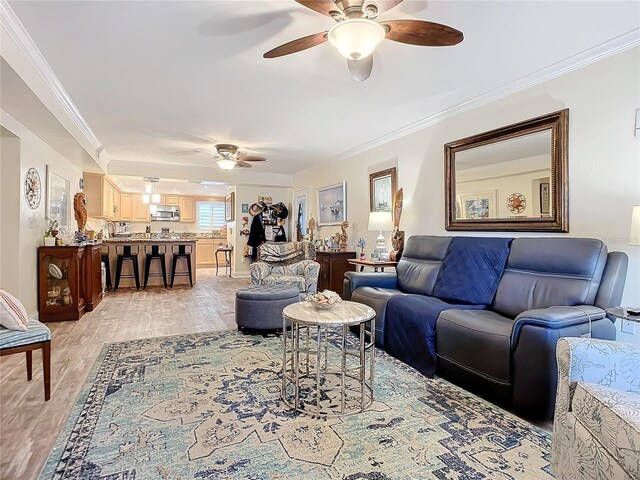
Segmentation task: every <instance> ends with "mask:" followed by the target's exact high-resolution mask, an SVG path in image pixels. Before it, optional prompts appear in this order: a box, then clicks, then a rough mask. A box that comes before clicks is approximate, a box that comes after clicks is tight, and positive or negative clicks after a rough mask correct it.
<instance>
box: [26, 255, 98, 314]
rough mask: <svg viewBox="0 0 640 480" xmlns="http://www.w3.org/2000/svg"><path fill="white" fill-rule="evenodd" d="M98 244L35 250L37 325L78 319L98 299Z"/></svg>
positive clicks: (91, 308) (92, 306)
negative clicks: (36, 256)
mask: <svg viewBox="0 0 640 480" xmlns="http://www.w3.org/2000/svg"><path fill="white" fill-rule="evenodd" d="M101 248H102V245H83V246H68V247H40V248H38V311H39V318H40V321H41V322H57V321H61V320H78V319H79V318H80V317H82V315H84V312H85V311H89V312H90V311H91V310H93V309H94V308H95V307H96V306H97V305H98V304H99V303H100V301H101V300H102V272H101Z"/></svg>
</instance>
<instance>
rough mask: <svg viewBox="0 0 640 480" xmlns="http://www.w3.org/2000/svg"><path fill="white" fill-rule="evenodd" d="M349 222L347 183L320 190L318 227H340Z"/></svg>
mask: <svg viewBox="0 0 640 480" xmlns="http://www.w3.org/2000/svg"><path fill="white" fill-rule="evenodd" d="M346 220H347V182H342V183H336V184H335V185H328V186H326V187H323V188H319V189H318V226H320V227H322V226H324V225H340V224H341V223H342V222H344V221H346Z"/></svg>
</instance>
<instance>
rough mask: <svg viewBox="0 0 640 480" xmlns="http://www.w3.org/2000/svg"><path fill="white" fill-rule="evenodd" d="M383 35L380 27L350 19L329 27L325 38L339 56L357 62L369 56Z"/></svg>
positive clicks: (360, 19) (383, 31) (384, 33)
mask: <svg viewBox="0 0 640 480" xmlns="http://www.w3.org/2000/svg"><path fill="white" fill-rule="evenodd" d="M385 35H386V32H385V29H384V28H383V27H382V25H380V24H378V23H376V22H373V21H371V20H367V19H366V18H352V19H349V20H344V21H342V22H340V23H337V24H335V25H334V26H333V27H331V30H329V33H328V34H327V38H328V39H329V43H331V45H333V46H334V47H336V49H337V50H338V52H340V55H342V56H343V57H345V58H348V59H350V60H359V59H361V58H365V57H368V56H369V55H371V54H372V53H373V51H374V50H375V48H376V47H377V46H378V45H380V42H382V40H384V37H385Z"/></svg>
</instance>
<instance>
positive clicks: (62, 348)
mask: <svg viewBox="0 0 640 480" xmlns="http://www.w3.org/2000/svg"><path fill="white" fill-rule="evenodd" d="M248 283H249V280H236V279H232V278H229V277H225V276H219V277H216V276H215V270H213V269H202V270H198V283H197V285H196V286H195V287H194V288H193V289H191V288H189V287H178V286H176V287H174V289H173V290H171V289H167V290H165V289H164V288H159V287H153V288H148V289H147V290H146V291H143V290H140V291H139V292H138V291H136V290H135V289H118V292H117V293H115V294H113V293H110V292H107V295H106V296H105V298H104V299H103V300H102V302H101V303H100V305H99V306H98V308H96V310H94V311H93V312H90V313H87V314H85V315H84V317H82V318H81V319H80V320H79V321H77V322H56V323H49V324H48V326H49V328H51V331H52V335H53V338H52V342H51V343H52V345H51V363H52V365H51V400H50V401H49V402H45V401H44V393H43V386H42V357H41V355H40V353H39V352H36V353H34V355H33V365H34V373H33V380H32V381H31V382H27V377H26V364H25V355H24V354H16V355H10V356H6V357H2V360H1V363H2V365H1V369H0V479H3V480H4V479H6V480H9V479H11V480H21V479H24V480H31V479H35V478H37V477H38V474H39V473H40V470H41V468H42V466H43V465H44V463H45V461H46V459H47V456H48V455H49V451H50V450H51V448H52V447H53V444H54V442H55V440H56V438H57V437H58V433H59V432H60V430H61V429H62V426H63V425H64V422H65V421H66V419H67V416H68V414H69V411H70V409H71V407H72V406H73V404H74V402H75V399H76V397H77V395H78V393H79V391H80V388H81V386H82V384H83V383H84V381H85V378H86V376H87V374H88V373H89V370H90V369H91V367H92V366H93V364H94V363H95V360H96V358H97V356H98V354H99V353H100V350H101V349H102V345H103V344H104V343H105V342H114V341H123V340H132V339H137V338H145V337H158V336H163V335H176V334H181V333H190V332H204V331H211V330H223V329H229V328H235V326H236V325H235V319H234V302H235V296H234V292H235V290H236V289H237V288H238V287H240V286H242V285H247V284H248Z"/></svg>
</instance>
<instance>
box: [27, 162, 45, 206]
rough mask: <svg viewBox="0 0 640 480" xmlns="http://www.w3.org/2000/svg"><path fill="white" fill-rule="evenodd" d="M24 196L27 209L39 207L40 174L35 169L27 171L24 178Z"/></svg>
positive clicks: (40, 195) (40, 193)
mask: <svg viewBox="0 0 640 480" xmlns="http://www.w3.org/2000/svg"><path fill="white" fill-rule="evenodd" d="M24 196H25V198H26V199H27V204H28V205H29V208H31V209H32V210H35V209H36V208H38V207H39V206H40V199H41V198H42V184H41V182H40V174H39V173H38V170H36V169H35V168H30V169H29V170H27V174H26V175H25V177H24Z"/></svg>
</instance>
